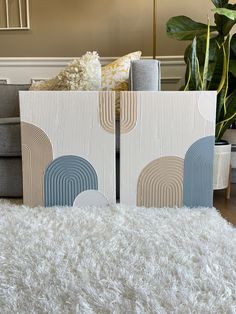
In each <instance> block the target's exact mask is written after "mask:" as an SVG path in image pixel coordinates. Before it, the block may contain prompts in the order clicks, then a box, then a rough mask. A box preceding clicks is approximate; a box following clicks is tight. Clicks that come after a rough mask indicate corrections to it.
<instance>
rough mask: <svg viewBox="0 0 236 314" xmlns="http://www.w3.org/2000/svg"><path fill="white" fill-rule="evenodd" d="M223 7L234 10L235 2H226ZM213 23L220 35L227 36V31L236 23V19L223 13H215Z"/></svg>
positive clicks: (235, 7) (235, 8) (235, 9)
mask: <svg viewBox="0 0 236 314" xmlns="http://www.w3.org/2000/svg"><path fill="white" fill-rule="evenodd" d="M225 9H228V10H231V11H233V12H235V11H236V4H227V5H226V6H225ZM215 23H216V26H217V30H218V32H219V34H220V35H222V36H228V34H229V32H230V31H231V29H232V28H233V26H234V25H235V23H236V20H232V19H229V18H228V17H227V16H225V15H220V14H217V13H216V14H215Z"/></svg>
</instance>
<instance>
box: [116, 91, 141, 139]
mask: <svg viewBox="0 0 236 314" xmlns="http://www.w3.org/2000/svg"><path fill="white" fill-rule="evenodd" d="M136 124H137V92H122V93H121V96H120V132H121V133H129V132H130V131H131V130H133V129H134V128H135V126H136Z"/></svg>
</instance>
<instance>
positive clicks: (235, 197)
mask: <svg viewBox="0 0 236 314" xmlns="http://www.w3.org/2000/svg"><path fill="white" fill-rule="evenodd" d="M214 206H215V207H216V208H217V209H218V210H219V211H220V212H221V215H222V216H223V217H224V218H225V219H227V220H228V221H229V222H231V223H232V224H233V225H234V226H236V184H232V190H231V198H230V199H229V200H227V199H225V191H224V190H219V191H215V192H214Z"/></svg>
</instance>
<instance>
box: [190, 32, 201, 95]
mask: <svg viewBox="0 0 236 314" xmlns="http://www.w3.org/2000/svg"><path fill="white" fill-rule="evenodd" d="M189 62H190V73H191V79H190V82H189V84H188V89H189V90H201V86H202V78H201V74H200V67H199V61H198V57H197V39H196V37H195V38H194V40H193V42H192V47H191V55H190V59H189Z"/></svg>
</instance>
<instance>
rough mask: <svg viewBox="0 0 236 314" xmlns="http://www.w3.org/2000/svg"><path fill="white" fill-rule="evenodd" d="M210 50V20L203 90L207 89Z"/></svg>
mask: <svg viewBox="0 0 236 314" xmlns="http://www.w3.org/2000/svg"><path fill="white" fill-rule="evenodd" d="M209 49H210V20H209V19H208V29H207V38H206V51H205V62H204V69H203V76H202V90H206V89H207V79H208V68H209Z"/></svg>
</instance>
